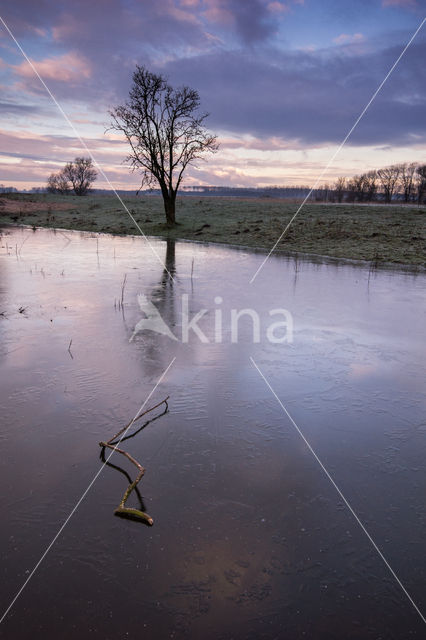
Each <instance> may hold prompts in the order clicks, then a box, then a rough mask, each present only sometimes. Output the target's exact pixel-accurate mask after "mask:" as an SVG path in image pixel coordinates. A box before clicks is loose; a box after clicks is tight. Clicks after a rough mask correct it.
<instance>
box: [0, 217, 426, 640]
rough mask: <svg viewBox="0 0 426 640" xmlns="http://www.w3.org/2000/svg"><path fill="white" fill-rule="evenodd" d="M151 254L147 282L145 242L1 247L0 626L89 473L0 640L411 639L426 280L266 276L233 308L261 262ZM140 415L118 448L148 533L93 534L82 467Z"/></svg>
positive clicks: (319, 273) (44, 237)
mask: <svg viewBox="0 0 426 640" xmlns="http://www.w3.org/2000/svg"><path fill="white" fill-rule="evenodd" d="M152 246H153V248H154V249H155V251H156V252H157V254H158V256H159V257H160V258H161V261H164V262H165V264H166V266H167V269H164V267H163V265H162V264H161V262H160V260H159V259H158V258H157V257H156V255H154V253H153V251H152V250H151V249H150V248H149V247H148V246H147V244H146V243H145V242H144V240H143V239H142V238H133V237H113V236H107V235H96V234H90V233H80V232H72V231H56V232H55V231H52V230H40V229H39V230H35V231H32V230H31V229H29V228H25V229H18V228H15V229H14V228H4V229H3V230H2V236H1V243H0V314H1V315H0V375H1V389H0V408H1V431H0V446H1V457H0V479H1V483H0V503H1V513H2V518H1V532H0V541H1V546H0V548H1V580H0V584H1V587H0V606H1V611H0V615H3V612H4V611H5V610H6V609H7V608H8V606H9V605H10V603H11V601H12V600H13V598H15V596H16V595H17V593H18V591H19V590H20V589H21V587H22V585H23V584H24V582H25V581H26V580H27V578H28V577H29V576H31V572H32V571H33V569H34V567H35V566H36V564H37V563H38V561H39V560H40V559H41V557H42V555H43V554H44V553H45V551H46V549H47V548H48V546H49V545H50V543H51V542H52V541H53V539H54V537H55V536H56V534H57V533H58V531H59V530H60V528H61V526H62V525H63V524H64V522H65V521H66V520H67V518H68V517H69V515H70V514H71V512H72V510H73V509H74V507H75V506H76V504H77V503H78V501H79V500H80V498H81V497H82V496H83V494H84V492H85V491H86V489H87V488H88V487H89V485H90V483H92V481H93V480H94V478H95V477H96V475H97V474H98V472H99V471H100V469H102V471H101V473H100V474H99V475H98V476H97V477H96V480H95V481H94V482H93V484H92V486H90V489H89V491H88V492H87V494H86V495H85V496H84V499H83V500H82V501H81V504H79V506H78V508H77V509H76V510H75V512H74V513H73V515H72V516H71V517H70V519H69V521H68V522H67V524H66V526H65V527H64V529H63V531H62V532H61V533H60V535H59V537H58V538H57V539H56V541H55V542H54V544H53V545H52V547H51V549H50V550H49V552H48V553H47V555H46V556H45V558H44V559H43V560H42V562H41V563H40V565H39V567H38V568H37V571H36V572H35V573H34V575H33V576H32V577H31V579H30V580H29V582H28V584H27V586H26V587H25V589H24V590H23V591H22V593H21V594H20V595H19V597H18V598H17V599H16V602H15V603H14V605H13V607H12V608H11V609H10V611H9V612H8V614H7V616H6V617H5V619H4V621H3V622H2V624H1V625H0V637H1V638H8V639H9V638H12V639H14V640H15V639H16V640H21V639H23V640H26V639H29V638H35V637H36V638H43V640H51V639H52V640H53V639H55V640H56V639H57V638H61V639H65V640H68V639H71V638H73V639H74V638H76V637H81V638H100V639H102V640H109V639H111V640H115V639H118V638H120V639H121V638H123V639H125V638H129V639H133V638H145V639H146V640H154V639H155V640H157V639H160V640H162V639H163V638H190V639H199V638H202V639H203V640H231V639H235V640H255V639H256V640H257V639H265V640H273V639H276V638H279V639H281V638H283V639H287V638H289V639H290V640H293V639H297V638H314V639H320V640H322V639H327V640H329V639H336V640H337V639H339V640H341V639H342V638H345V639H357V640H359V639H360V638H362V639H366V640H370V639H371V640H379V639H381V638H383V639H386V640H388V639H393V638H395V639H397V640H400V639H401V638H423V637H425V636H424V634H425V623H424V621H422V618H421V614H420V613H419V611H417V610H416V608H415V606H414V605H416V606H417V607H418V609H419V610H420V611H421V612H423V615H424V612H425V610H426V597H425V592H426V590H425V578H426V565H425V560H424V558H425V552H426V541H425V535H424V531H425V525H426V517H425V505H424V496H425V486H426V469H425V459H426V445H425V436H426V420H425V405H426V397H425V393H424V389H425V384H424V383H425V376H424V362H425V356H426V353H425V351H426V348H425V344H426V342H425V337H426V329H425V327H426V322H425V305H424V301H425V275H424V274H421V273H420V274H415V273H410V272H403V271H397V270H394V271H377V270H371V269H370V270H369V268H368V267H362V266H356V265H349V264H337V263H335V264H333V263H327V262H323V263H315V262H312V261H309V260H304V261H300V260H298V261H295V260H294V259H292V258H286V257H283V256H281V257H273V258H271V259H270V260H269V261H268V262H267V264H266V265H265V267H264V268H263V270H262V271H261V272H260V273H259V275H258V276H257V278H256V280H255V281H254V282H253V284H249V282H250V280H251V278H252V276H253V275H254V273H255V272H256V270H257V269H258V267H259V266H260V264H261V263H262V261H263V259H264V254H262V253H258V254H256V253H254V252H249V251H246V250H243V249H240V250H237V249H231V248H226V247H219V246H213V245H211V246H208V245H202V244H191V243H188V242H186V243H185V242H176V243H174V241H168V242H167V243H166V242H165V241H160V240H153V241H152ZM138 296H139V299H138ZM141 296H142V297H141ZM121 300H123V305H121ZM143 300H145V301H150V302H152V303H153V305H155V309H157V310H158V311H159V312H160V314H161V318H162V319H163V321H164V324H165V326H166V327H167V328H168V330H169V332H170V333H171V334H172V335H173V336H174V338H173V337H172V336H171V335H170V334H167V331H166V329H164V333H163V334H160V333H158V332H155V331H152V330H147V329H146V328H145V329H144V328H143V323H142V325H139V327H140V328H139V329H138V328H137V324H138V323H139V322H140V321H141V319H144V318H146V315H145V314H144V312H143V310H142V309H143V306H144V305H143ZM145 308H146V306H145ZM247 309H250V310H252V313H251V315H250V316H249V315H248V313H246V314H245V315H244V316H242V317H240V319H239V322H238V326H237V329H235V326H234V325H233V323H232V317H233V315H234V317H235V313H238V312H241V311H243V310H247ZM277 309H281V310H283V309H285V310H286V311H287V312H288V315H287V316H284V314H283V313H281V316H280V317H278V316H276V317H274V316H271V315H270V313H269V312H270V311H271V310H277ZM186 310H188V313H189V320H191V319H193V318H194V316H196V314H197V313H199V312H202V311H205V312H204V313H203V314H202V317H201V318H200V320H199V322H198V324H197V325H196V326H197V327H198V333H197V330H194V329H193V328H191V327H193V326H194V324H192V325H190V326H189V327H188V325H187V324H186V321H185V319H184V316H185V313H186ZM284 317H286V327H284V326H281V328H278V329H274V328H273V327H271V325H272V324H273V323H274V322H277V321H281V320H282V319H283V318H284ZM290 320H292V323H291V321H290ZM157 327H158V325H157ZM253 327H254V330H253ZM186 334H187V339H186ZM271 336H272V337H276V338H278V339H280V338H284V337H286V338H287V339H288V340H287V341H273V340H271ZM291 337H292V341H289V340H290V339H291ZM166 370H167V372H166V374H165V375H163V374H164V372H165V371H166ZM260 372H261V373H260ZM261 374H263V376H264V378H265V379H266V381H267V382H265V379H264V378H263V377H262V375H261ZM159 380H160V382H159ZM267 383H269V385H270V387H271V388H272V389H273V391H274V392H275V394H276V396H277V397H278V398H279V400H280V401H281V403H282V405H283V406H280V403H279V402H278V400H277V397H275V396H274V394H273V392H272V391H271V388H270V387H269V386H268V384H267ZM151 392H152V396H151V397H150V399H149V401H148V405H150V404H151V405H152V404H155V403H156V402H159V401H160V400H162V399H163V398H164V397H166V396H170V399H169V411H168V413H166V414H165V415H163V416H161V417H160V418H159V419H158V420H155V421H154V422H152V423H151V424H149V425H148V426H147V427H146V428H145V429H144V430H143V431H141V432H140V433H138V434H137V435H136V436H135V437H134V438H131V439H129V440H127V441H126V442H125V443H123V445H122V446H123V448H124V449H125V450H126V451H128V452H129V453H130V454H131V455H132V456H133V457H135V458H136V459H137V460H138V461H139V462H140V463H141V464H142V465H143V466H144V467H145V468H146V474H145V477H144V478H143V479H142V481H141V482H140V484H139V490H140V492H141V497H142V500H143V506H144V508H145V509H146V511H147V512H148V513H149V514H150V516H152V518H153V519H154V525H153V527H149V526H146V525H144V524H143V523H141V522H133V521H129V520H124V519H121V518H118V517H115V516H114V509H115V508H116V507H117V505H118V503H119V502H120V500H121V496H122V495H123V492H124V491H125V489H126V486H127V484H128V479H127V478H126V477H125V476H124V475H123V473H120V472H119V470H117V469H116V468H113V467H111V466H102V461H101V459H100V457H99V454H100V448H99V444H98V443H99V441H101V440H107V439H109V438H110V437H111V436H112V435H113V434H114V433H116V432H117V431H118V430H119V429H120V428H121V427H122V426H124V425H125V424H126V423H127V422H128V421H129V420H130V419H131V418H133V417H134V416H135V415H136V413H137V412H138V410H139V408H140V407H141V405H142V404H143V402H144V401H145V400H146V399H147V397H148V395H149V394H150V393H151ZM148 405H147V406H148ZM283 407H285V409H286V410H287V412H288V413H289V414H290V416H291V418H292V419H293V421H294V423H293V422H292V421H291V420H290V419H289V417H288V415H287V414H286V412H285V410H284V409H283ZM298 429H299V430H300V431H299V430H298ZM301 434H303V436H304V438H306V440H307V442H309V444H310V446H311V447H312V449H313V451H314V452H315V454H316V456H317V458H316V457H315V455H314V454H313V452H312V451H311V450H310V449H309V447H308V445H307V443H306V441H305V440H304V439H303V437H302V435H301ZM111 463H112V464H113V465H115V466H116V467H117V466H118V467H120V468H122V469H123V470H124V471H126V472H127V473H128V474H129V475H130V476H131V477H134V467H132V465H130V464H128V462H127V461H126V460H124V458H123V457H122V456H119V455H117V454H114V455H113V457H112V458H111ZM320 463H322V465H323V466H321V464H320ZM325 470H326V471H327V472H328V474H329V476H330V477H331V478H332V480H333V481H334V483H335V484H333V482H332V481H331V480H330V477H329V476H327V473H326V471H325ZM339 491H340V492H341V493H339ZM342 495H343V496H344V498H345V499H346V501H347V503H345V501H344V499H343V497H342ZM130 503H132V504H133V505H134V506H138V502H137V496H135V495H132V496H131V498H129V504H130ZM348 505H350V507H351V508H352V509H353V511H354V512H355V514H356V515H357V516H358V518H359V520H360V522H361V524H362V526H363V527H365V530H363V528H362V526H361V525H360V522H358V521H357V519H356V518H355V517H354V513H352V512H351V510H350V508H349V506H348ZM366 531H367V532H368V534H369V535H370V536H371V539H369V538H368V536H367V535H366ZM372 541H374V543H375V545H377V548H376V547H375V546H374V544H373V542H372ZM378 549H379V550H380V551H381V553H382V554H383V557H384V558H385V559H386V561H387V563H388V565H387V564H386V563H385V561H384V559H383V557H381V556H380V554H379V553H378ZM390 568H391V569H392V570H393V572H394V574H396V576H397V578H396V577H395V575H394V574H393V573H392V571H391V569H390ZM398 581H400V582H398ZM401 585H403V587H404V588H405V589H406V590H407V592H408V594H409V596H408V595H407V593H405V592H404V590H403V588H402V586H401ZM410 598H411V599H412V600H410Z"/></svg>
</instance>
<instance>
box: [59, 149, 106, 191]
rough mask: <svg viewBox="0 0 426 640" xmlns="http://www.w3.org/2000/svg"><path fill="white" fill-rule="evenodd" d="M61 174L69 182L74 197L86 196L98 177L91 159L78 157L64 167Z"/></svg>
mask: <svg viewBox="0 0 426 640" xmlns="http://www.w3.org/2000/svg"><path fill="white" fill-rule="evenodd" d="M62 174H63V177H64V178H65V179H66V180H67V181H69V182H71V184H72V187H73V190H74V193H75V195H76V196H84V195H86V193H87V192H88V191H89V189H90V187H91V185H92V183H93V182H94V181H95V180H96V178H97V175H98V174H97V172H96V169H95V168H94V166H93V162H92V159H91V158H78V157H77V158H75V160H74V161H73V162H68V163H67V164H66V165H65V167H64V169H63V170H62Z"/></svg>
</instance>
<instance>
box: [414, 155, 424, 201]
mask: <svg viewBox="0 0 426 640" xmlns="http://www.w3.org/2000/svg"><path fill="white" fill-rule="evenodd" d="M416 173H417V202H418V203H419V204H423V203H424V202H425V196H426V164H423V165H421V166H420V167H417V170H416Z"/></svg>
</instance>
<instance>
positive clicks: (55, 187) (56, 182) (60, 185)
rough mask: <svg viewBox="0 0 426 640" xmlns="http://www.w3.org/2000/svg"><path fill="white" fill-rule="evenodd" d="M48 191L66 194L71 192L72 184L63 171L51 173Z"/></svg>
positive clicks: (48, 180)
mask: <svg viewBox="0 0 426 640" xmlns="http://www.w3.org/2000/svg"><path fill="white" fill-rule="evenodd" d="M47 192H48V193H61V194H62V195H66V194H67V193H69V192H70V184H69V182H68V179H67V178H66V176H65V175H64V172H63V171H58V173H51V174H50V176H49V177H48V179H47Z"/></svg>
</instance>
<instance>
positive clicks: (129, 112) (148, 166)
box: [110, 65, 218, 225]
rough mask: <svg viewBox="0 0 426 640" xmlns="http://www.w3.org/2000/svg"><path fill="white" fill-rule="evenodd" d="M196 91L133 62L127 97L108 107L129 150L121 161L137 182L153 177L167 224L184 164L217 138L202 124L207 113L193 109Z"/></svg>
mask: <svg viewBox="0 0 426 640" xmlns="http://www.w3.org/2000/svg"><path fill="white" fill-rule="evenodd" d="M199 106H200V97H199V94H198V92H197V91H195V90H194V89H191V88H189V87H181V88H178V89H174V88H173V87H171V86H170V85H169V84H168V81H167V80H166V78H164V77H163V76H162V75H156V74H154V73H151V72H150V71H148V70H147V69H146V68H145V67H140V66H138V65H137V66H136V71H135V72H134V73H133V84H132V88H131V90H130V94H129V101H128V102H126V103H125V104H124V105H119V106H118V107H115V109H113V110H112V111H110V115H111V117H112V125H111V128H112V129H115V130H117V131H121V132H122V133H124V135H125V137H126V139H127V141H128V143H129V145H130V153H129V155H128V156H127V158H126V162H129V163H130V166H131V168H132V169H133V170H140V171H141V172H142V184H141V188H142V187H143V186H144V185H152V184H156V183H158V185H159V186H160V189H161V194H162V196H163V201H164V210H165V214H166V221H167V224H170V225H173V224H176V215H175V210H176V194H177V191H178V189H179V186H180V184H181V182H182V178H183V174H184V171H185V169H186V167H187V166H188V165H189V164H191V163H193V162H194V161H195V160H196V159H198V158H200V157H202V156H203V154H204V153H205V152H207V151H210V152H214V151H217V149H218V143H217V138H216V136H214V135H211V134H209V133H208V131H207V130H206V129H205V127H204V121H205V119H206V118H207V116H208V114H207V113H201V114H200V113H198V109H199Z"/></svg>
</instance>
